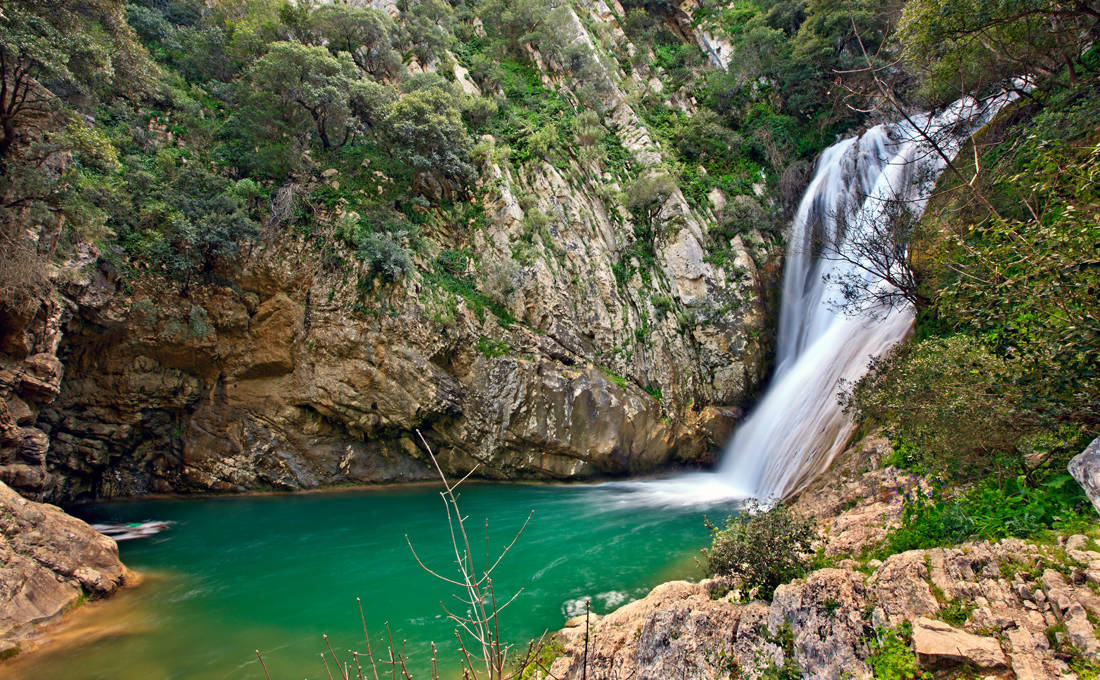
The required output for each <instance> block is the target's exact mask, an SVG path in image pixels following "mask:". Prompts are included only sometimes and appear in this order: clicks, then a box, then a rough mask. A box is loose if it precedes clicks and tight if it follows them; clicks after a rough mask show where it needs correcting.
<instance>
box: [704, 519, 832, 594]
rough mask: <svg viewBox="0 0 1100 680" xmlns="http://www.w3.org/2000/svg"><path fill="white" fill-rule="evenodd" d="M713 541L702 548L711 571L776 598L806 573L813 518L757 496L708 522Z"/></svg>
mask: <svg viewBox="0 0 1100 680" xmlns="http://www.w3.org/2000/svg"><path fill="white" fill-rule="evenodd" d="M706 524H707V528H708V529H710V531H711V545H710V547H709V548H704V549H703V556H704V559H705V561H706V566H707V569H708V571H710V572H711V573H713V574H715V575H717V576H730V577H733V578H735V579H737V580H739V581H740V582H741V585H742V587H743V588H744V589H745V590H746V591H751V590H753V589H758V595H759V596H760V597H763V598H771V596H772V594H773V593H774V592H775V589H776V587H777V586H780V585H782V584H784V583H787V582H788V581H791V580H792V579H796V578H798V577H800V576H802V575H803V574H805V573H806V571H807V569H808V568H809V566H810V560H811V558H812V551H811V549H810V544H811V543H812V542H813V540H814V537H815V535H816V531H815V529H814V523H813V521H812V520H810V519H807V518H805V517H802V516H801V515H799V514H797V513H796V512H794V511H793V510H791V509H790V508H789V507H787V506H786V505H783V504H781V503H780V504H776V505H774V506H772V507H770V508H766V509H765V508H764V507H762V506H760V505H759V504H757V503H756V502H755V501H754V502H751V503H749V504H748V505H746V506H745V508H744V509H743V511H742V512H740V513H738V514H736V515H733V516H731V517H728V518H726V523H725V526H722V527H719V526H716V525H714V524H711V523H710V522H709V521H707V523H706Z"/></svg>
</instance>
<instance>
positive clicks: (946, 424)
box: [846, 85, 1100, 550]
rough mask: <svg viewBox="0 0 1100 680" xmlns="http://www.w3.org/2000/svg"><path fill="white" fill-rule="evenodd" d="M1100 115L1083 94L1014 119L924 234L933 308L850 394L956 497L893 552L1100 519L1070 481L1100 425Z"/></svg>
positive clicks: (923, 504) (924, 515) (926, 287)
mask: <svg viewBox="0 0 1100 680" xmlns="http://www.w3.org/2000/svg"><path fill="white" fill-rule="evenodd" d="M1098 106H1100V102H1098V101H1097V99H1096V97H1095V95H1094V91H1093V88H1092V86H1087V85H1082V86H1074V87H1069V88H1061V89H1055V90H1054V91H1052V92H1050V93H1038V94H1037V95H1036V96H1035V97H1034V98H1033V99H1032V100H1029V101H1027V102H1026V103H1024V104H1022V105H1021V106H1018V107H1016V108H1015V109H1010V110H1009V111H1007V112H1006V113H1004V114H1002V116H1000V117H999V118H998V119H996V120H995V121H994V122H993V123H992V124H990V126H988V127H987V128H986V129H985V130H984V131H983V132H982V133H981V135H980V136H979V141H980V144H979V145H977V146H976V147H975V151H974V153H973V154H971V156H972V158H969V159H968V158H965V157H963V158H961V159H960V160H959V162H958V166H959V170H960V173H959V174H960V176H962V177H967V176H970V175H971V174H974V176H975V177H976V179H975V180H974V181H971V182H969V183H963V182H962V181H961V180H960V179H959V177H958V176H956V177H947V178H946V179H944V180H941V182H940V186H939V187H938V192H937V198H936V199H934V200H933V202H932V203H931V205H930V206H929V209H928V210H927V211H926V213H925V216H924V219H923V222H922V225H921V227H920V229H918V230H917V231H915V232H914V234H915V236H916V241H915V242H914V244H913V246H912V248H913V250H914V251H916V252H919V253H921V258H920V259H919V260H918V261H916V265H917V268H918V273H919V274H920V276H921V285H922V286H923V288H922V293H923V294H924V295H926V296H927V297H928V298H929V299H930V300H931V301H932V303H931V306H930V307H929V308H928V309H927V310H926V311H925V312H924V313H922V314H921V315H920V317H919V318H918V323H917V332H916V336H915V338H914V340H913V341H912V342H911V343H910V344H909V345H907V346H904V347H902V348H900V349H898V350H897V351H895V352H894V353H893V354H891V355H889V356H887V357H883V358H880V359H878V360H876V361H875V362H873V364H872V370H871V372H870V373H869V374H868V375H867V376H866V377H865V378H864V379H863V380H861V381H860V382H859V383H858V384H857V385H855V386H854V389H852V390H850V391H849V393H848V394H847V395H846V398H847V400H848V406H849V407H850V408H851V409H852V410H853V411H854V412H855V413H856V414H857V416H858V418H859V419H860V420H861V421H862V422H863V423H864V424H865V425H867V426H869V427H886V428H887V429H888V430H889V431H891V432H892V433H893V434H894V435H895V437H896V440H897V442H898V446H897V447H896V451H897V456H896V458H897V460H896V461H895V462H898V463H901V464H903V465H904V466H905V467H908V468H910V469H912V470H914V471H916V472H918V473H921V474H926V475H933V476H935V477H937V478H939V479H941V480H943V481H944V482H945V483H947V484H948V485H949V487H948V488H949V489H951V490H950V491H947V492H944V493H942V494H940V495H938V496H936V497H935V498H933V499H927V500H921V501H920V502H919V503H914V504H913V505H912V507H910V508H908V509H907V511H906V517H905V522H904V525H903V526H902V527H901V528H900V529H899V530H897V531H896V532H895V533H894V534H893V535H892V536H891V539H890V549H891V550H905V549H909V548H913V547H928V546H932V545H938V544H942V543H952V542H957V541H962V540H965V539H967V538H970V537H986V538H995V537H1002V536H1030V535H1034V534H1036V533H1038V532H1041V531H1044V530H1046V529H1049V528H1052V527H1059V526H1066V525H1072V524H1073V523H1075V522H1079V521H1080V518H1081V515H1080V513H1079V511H1080V509H1081V508H1082V507H1085V508H1086V509H1087V506H1085V505H1084V497H1083V496H1082V494H1081V491H1080V489H1079V488H1078V487H1077V486H1076V484H1075V483H1073V482H1072V481H1071V480H1070V479H1069V477H1067V476H1066V475H1065V474H1064V473H1059V472H1058V471H1059V470H1064V469H1065V464H1066V462H1067V461H1068V459H1069V458H1070V457H1071V456H1072V455H1074V454H1076V453H1077V452H1079V451H1080V450H1081V449H1082V448H1083V447H1084V445H1085V444H1086V443H1087V442H1088V441H1089V440H1090V439H1091V438H1093V437H1095V436H1096V434H1097V429H1096V428H1097V423H1098V422H1100V415H1098V414H1097V412H1096V404H1097V402H1098V395H1100V376H1098V373H1097V366H1098V365H1100V354H1098V353H1100V317H1098V316H1097V313H1098V312H1097V305H1096V292H1097V291H1098V290H1100V279H1098V278H1097V275H1098V274H1097V269H1096V265H1095V262H1096V260H1095V252H1096V244H1097V231H1096V225H1095V215H1096V211H1097V210H1098V209H1100V193H1098V185H1097V181H1096V180H1097V177H1098V172H1100V171H1098V169H1097V168H1098V167H1100V163H1098V160H1100V153H1098V151H1097V142H1098V141H1100V140H1098V138H1097V133H1096V130H1095V124H1094V123H1095V119H1096V116H1097V115H1098V113H1100V108H1098ZM978 168H981V172H980V173H976V172H975V171H976V170H977V169H978ZM959 485H963V488H961V489H959V488H956V487H958V486H959ZM966 485H973V486H972V487H971V488H966Z"/></svg>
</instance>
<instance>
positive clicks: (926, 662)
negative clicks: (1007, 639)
mask: <svg viewBox="0 0 1100 680" xmlns="http://www.w3.org/2000/svg"><path fill="white" fill-rule="evenodd" d="M913 651H915V652H916V654H917V661H919V662H920V664H921V666H923V667H932V668H944V667H950V666H958V665H963V664H971V665H974V666H977V667H978V668H982V669H995V668H1004V667H1006V666H1007V665H1008V661H1007V660H1006V659H1005V655H1004V652H1003V651H1001V645H1000V643H998V642H997V641H996V640H995V639H993V638H991V637H982V636H980V635H974V634H972V633H967V632H966V631H962V630H959V629H958V628H953V627H951V626H949V625H948V624H946V623H944V622H943V621H935V620H933V619H929V618H926V617H923V616H922V617H920V618H918V619H917V620H916V622H915V623H914V624H913Z"/></svg>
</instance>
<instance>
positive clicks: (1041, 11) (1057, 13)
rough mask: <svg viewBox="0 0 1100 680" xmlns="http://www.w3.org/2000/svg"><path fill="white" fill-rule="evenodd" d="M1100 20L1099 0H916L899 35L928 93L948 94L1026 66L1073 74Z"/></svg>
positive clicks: (1050, 74)
mask: <svg viewBox="0 0 1100 680" xmlns="http://www.w3.org/2000/svg"><path fill="white" fill-rule="evenodd" d="M1098 28H1100V3H1098V2H1097V1H1096V0H911V1H910V2H909V3H908V4H907V5H906V6H905V11H904V13H903V15H902V20H901V23H900V25H899V26H898V32H897V37H898V40H899V41H900V43H901V45H902V47H903V56H904V59H905V63H906V66H907V67H908V68H909V69H910V70H912V71H914V72H916V73H919V74H921V77H922V79H923V82H924V94H925V95H926V96H927V97H928V98H930V99H932V100H933V101H943V100H945V99H946V98H951V97H954V96H956V95H957V93H958V92H959V91H960V89H961V90H962V91H965V92H974V91H978V90H981V89H983V88H985V87H989V86H996V85H999V84H1001V83H1004V82H1007V81H1009V80H1011V79H1012V78H1015V77H1018V76H1024V75H1028V74H1035V75H1038V76H1040V77H1041V78H1044V79H1048V80H1049V79H1054V78H1057V77H1058V75H1059V73H1060V72H1062V71H1063V69H1064V72H1065V73H1066V74H1067V75H1068V76H1069V78H1070V79H1072V80H1074V81H1076V80H1077V79H1078V74H1077V71H1078V70H1079V69H1080V68H1081V59H1082V57H1083V56H1084V54H1085V52H1086V51H1087V50H1088V49H1089V48H1091V47H1092V46H1093V45H1094V44H1095V43H1096V39H1097V33H1098Z"/></svg>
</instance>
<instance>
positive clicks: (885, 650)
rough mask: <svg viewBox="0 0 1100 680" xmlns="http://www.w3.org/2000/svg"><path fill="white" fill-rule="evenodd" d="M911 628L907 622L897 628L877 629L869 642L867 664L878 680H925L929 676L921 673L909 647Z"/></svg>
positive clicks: (915, 657)
mask: <svg viewBox="0 0 1100 680" xmlns="http://www.w3.org/2000/svg"><path fill="white" fill-rule="evenodd" d="M912 636H913V627H912V624H910V623H909V622H908V621H906V622H905V623H903V624H901V626H899V627H898V628H879V629H878V630H876V631H875V637H874V638H872V639H871V640H870V641H869V643H868V644H869V646H870V648H871V656H870V657H869V658H868V664H869V665H870V666H871V674H872V676H874V677H875V678H877V679H878V680H926V679H928V678H931V677H932V676H931V674H930V673H928V672H927V671H922V670H921V669H920V665H919V664H918V663H917V656H916V654H914V653H913V649H912V647H911V646H910V642H911V638H912Z"/></svg>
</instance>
